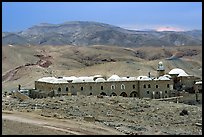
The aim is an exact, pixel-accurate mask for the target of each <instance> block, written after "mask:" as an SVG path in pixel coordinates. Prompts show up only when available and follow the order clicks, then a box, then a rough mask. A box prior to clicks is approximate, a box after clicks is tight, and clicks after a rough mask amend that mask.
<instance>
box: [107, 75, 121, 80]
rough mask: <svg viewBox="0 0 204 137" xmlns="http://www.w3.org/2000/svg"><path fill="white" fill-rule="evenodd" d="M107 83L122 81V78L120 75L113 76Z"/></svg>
mask: <svg viewBox="0 0 204 137" xmlns="http://www.w3.org/2000/svg"><path fill="white" fill-rule="evenodd" d="M107 81H120V77H119V76H118V75H112V76H111V77H110V78H108V79H107Z"/></svg>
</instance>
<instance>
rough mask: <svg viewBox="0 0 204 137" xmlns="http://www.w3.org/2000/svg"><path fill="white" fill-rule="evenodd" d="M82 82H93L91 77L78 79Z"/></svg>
mask: <svg viewBox="0 0 204 137" xmlns="http://www.w3.org/2000/svg"><path fill="white" fill-rule="evenodd" d="M79 79H82V81H84V82H94V80H93V77H79Z"/></svg>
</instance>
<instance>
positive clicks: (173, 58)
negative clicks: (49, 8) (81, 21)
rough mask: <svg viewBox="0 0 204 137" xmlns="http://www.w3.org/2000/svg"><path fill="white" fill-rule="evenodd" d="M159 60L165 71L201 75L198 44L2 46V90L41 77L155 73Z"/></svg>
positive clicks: (27, 86) (200, 57) (200, 56)
mask: <svg viewBox="0 0 204 137" xmlns="http://www.w3.org/2000/svg"><path fill="white" fill-rule="evenodd" d="M159 61H163V64H164V66H165V68H166V73H168V72H169V71H170V70H171V69H173V68H175V67H178V68H182V69H183V70H185V71H186V72H187V73H188V74H191V75H195V76H198V77H200V78H202V47H201V46H183V47H182V46H179V47H140V48H127V47H117V46H102V45H94V46H88V47H85V46H77V47H76V46H69V45H67V46H11V45H10V46H3V47H2V88H3V91H5V90H11V89H15V88H17V86H18V84H21V85H22V87H23V88H33V87H34V81H35V80H37V79H39V78H41V77H44V76H72V75H75V76H91V75H96V74H101V75H105V76H106V77H109V76H111V75H112V74H117V75H119V76H127V75H129V76H139V75H147V74H148V72H151V75H156V67H157V64H158V62H159Z"/></svg>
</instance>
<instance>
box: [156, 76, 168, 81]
mask: <svg viewBox="0 0 204 137" xmlns="http://www.w3.org/2000/svg"><path fill="white" fill-rule="evenodd" d="M157 80H170V79H169V78H167V77H165V76H160V77H159V78H158V79H157Z"/></svg>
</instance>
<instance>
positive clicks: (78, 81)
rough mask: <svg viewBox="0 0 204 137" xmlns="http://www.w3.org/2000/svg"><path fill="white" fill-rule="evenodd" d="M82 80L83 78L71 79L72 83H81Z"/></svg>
mask: <svg viewBox="0 0 204 137" xmlns="http://www.w3.org/2000/svg"><path fill="white" fill-rule="evenodd" d="M81 82H84V81H83V79H80V78H77V79H74V80H73V81H72V83H81Z"/></svg>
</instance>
